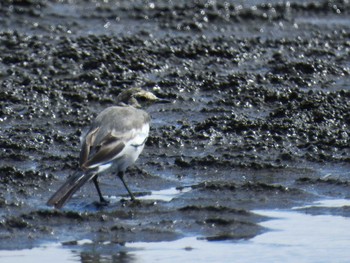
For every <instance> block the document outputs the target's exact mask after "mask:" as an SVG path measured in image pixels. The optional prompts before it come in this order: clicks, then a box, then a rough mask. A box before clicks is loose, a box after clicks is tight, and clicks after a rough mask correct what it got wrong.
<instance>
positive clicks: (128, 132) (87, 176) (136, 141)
mask: <svg viewBox="0 0 350 263" xmlns="http://www.w3.org/2000/svg"><path fill="white" fill-rule="evenodd" d="M155 102H163V103H164V102H168V101H167V100H163V99H159V98H158V97H157V96H155V95H154V94H153V93H151V92H147V91H144V90H142V89H140V88H132V89H128V90H125V91H123V92H121V93H120V94H119V95H118V97H117V98H116V103H117V105H118V106H112V107H108V108H106V109H105V110H103V111H102V112H101V113H100V114H99V115H98V116H97V117H96V119H95V120H94V122H93V123H92V125H91V127H90V129H89V131H88V132H87V133H86V135H85V136H84V137H83V140H82V147H81V152H80V161H79V165H80V169H79V171H77V172H76V173H75V174H73V175H72V176H71V177H69V178H68V179H67V181H66V182H65V183H64V184H63V185H62V186H61V187H60V188H59V189H58V190H57V192H56V193H55V194H53V195H52V197H51V198H50V199H49V201H48V202H47V205H50V206H54V207H56V208H61V207H62V206H63V205H64V204H65V203H66V202H67V201H68V200H69V199H70V198H71V197H72V195H73V194H74V193H75V192H76V191H77V190H78V189H79V188H80V187H81V186H83V185H84V184H85V183H86V182H89V181H91V180H92V181H93V183H94V185H95V187H96V190H97V193H98V195H99V197H100V201H101V203H107V201H106V200H105V199H104V197H103V196H102V193H101V190H100V187H99V184H98V174H99V173H101V172H103V171H105V170H107V169H111V170H112V171H113V172H115V173H116V174H117V176H118V177H119V178H120V179H121V181H122V182H123V184H124V186H125V188H126V190H127V191H128V193H129V195H130V197H131V199H132V200H135V196H134V195H133V193H132V192H131V191H130V189H129V187H128V186H127V184H126V183H125V181H124V173H125V170H126V168H127V167H128V166H130V165H131V164H133V163H134V162H135V161H136V159H137V158H138V157H139V155H140V153H141V152H142V150H143V147H144V146H145V143H146V140H147V137H148V133H149V129H150V125H149V124H150V116H149V115H148V113H147V112H145V111H143V110H141V109H138V108H140V107H141V105H150V104H152V103H155Z"/></svg>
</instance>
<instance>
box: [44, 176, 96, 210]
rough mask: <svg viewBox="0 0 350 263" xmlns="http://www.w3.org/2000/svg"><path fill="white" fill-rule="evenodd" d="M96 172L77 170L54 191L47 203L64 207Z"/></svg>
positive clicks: (56, 206)
mask: <svg viewBox="0 0 350 263" xmlns="http://www.w3.org/2000/svg"><path fill="white" fill-rule="evenodd" d="M95 175H96V174H95V173H91V172H90V173H89V172H88V173H84V172H82V171H77V172H76V173H75V174H73V175H72V176H71V177H69V178H68V180H67V181H66V182H65V183H64V184H63V185H62V186H61V187H60V188H59V189H58V190H57V191H56V193H54V194H53V195H52V196H51V198H50V199H49V201H47V203H46V204H47V205H49V206H54V207H55V208H62V207H63V206H64V204H65V203H66V202H67V201H68V200H69V199H70V198H71V197H72V196H73V194H74V193H75V192H76V191H78V190H79V188H80V187H82V186H83V185H84V184H85V183H86V182H88V181H90V180H91V179H92V178H93V177H94V176H95Z"/></svg>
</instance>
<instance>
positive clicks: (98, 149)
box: [82, 133, 125, 169]
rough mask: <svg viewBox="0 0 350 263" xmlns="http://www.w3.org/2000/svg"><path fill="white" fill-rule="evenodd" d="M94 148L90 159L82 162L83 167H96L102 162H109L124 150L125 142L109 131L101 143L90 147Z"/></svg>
mask: <svg viewBox="0 0 350 263" xmlns="http://www.w3.org/2000/svg"><path fill="white" fill-rule="evenodd" d="M89 146H90V148H92V151H91V152H90V155H89V156H88V160H86V162H84V163H83V164H82V167H83V168H87V169H90V168H95V167H97V166H100V165H102V164H106V163H109V162H110V161H112V160H113V159H115V158H117V157H118V155H119V154H120V153H121V152H122V151H123V149H124V147H125V143H124V142H123V140H122V139H121V138H118V137H114V136H113V135H112V134H111V133H109V134H108V135H107V136H106V137H105V138H104V139H103V140H102V141H101V143H100V144H99V145H96V146H91V145H88V147H89Z"/></svg>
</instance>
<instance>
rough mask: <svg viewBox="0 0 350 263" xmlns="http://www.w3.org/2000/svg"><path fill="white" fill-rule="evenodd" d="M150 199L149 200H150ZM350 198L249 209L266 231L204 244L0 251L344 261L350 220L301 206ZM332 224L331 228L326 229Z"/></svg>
mask: <svg viewBox="0 0 350 263" xmlns="http://www.w3.org/2000/svg"><path fill="white" fill-rule="evenodd" d="M176 193H177V194H181V193H179V191H177V190H176V189H169V190H168V191H160V192H157V193H155V195H154V196H153V197H154V199H157V198H161V199H163V200H169V198H170V196H174V195H175V194H176ZM150 199H151V198H150ZM348 206H350V200H345V199H331V200H322V201H317V202H314V203H311V204H309V205H306V206H302V207H295V208H293V209H291V210H279V209H276V210H253V211H252V212H254V213H256V214H259V215H262V216H266V217H267V218H269V219H268V220H266V221H264V222H261V223H260V225H261V226H263V227H265V228H266V232H264V233H263V234H261V235H258V236H256V237H254V238H252V239H249V240H239V241H235V242H232V241H216V242H209V241H205V240H203V239H201V238H198V237H186V238H182V239H179V240H176V241H170V242H135V243H126V244H125V246H122V247H114V249H113V246H112V247H111V246H110V244H107V243H106V244H104V245H105V246H106V248H105V249H103V252H102V253H100V252H99V253H96V254H95V253H94V252H92V251H93V250H90V251H89V252H88V254H86V253H87V252H84V251H85V250H84V245H85V246H86V245H87V246H88V245H89V244H91V243H92V242H91V241H90V240H81V241H79V242H77V244H75V245H76V246H77V247H76V248H71V247H70V248H67V247H65V246H63V245H61V244H57V243H56V244H46V245H43V246H41V247H38V248H34V249H25V250H12V251H0V259H1V261H3V262H8V263H12V262H19V260H20V261H22V262H28V263H29V262H44V261H46V262H47V261H50V262H84V260H87V259H89V261H88V262H108V261H111V260H116V261H115V262H119V260H120V261H121V260H124V261H123V262H179V261H184V262H194V261H200V262H282V261H283V262H348V260H349V258H350V252H349V250H348V247H349V245H350V234H349V232H348V231H346V230H347V229H349V228H350V219H349V218H347V217H342V216H333V215H311V214H308V213H307V212H305V209H308V208H314V207H318V208H320V207H322V208H346V207H348ZM330 226H331V227H330Z"/></svg>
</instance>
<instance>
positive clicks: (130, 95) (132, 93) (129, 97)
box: [117, 88, 170, 108]
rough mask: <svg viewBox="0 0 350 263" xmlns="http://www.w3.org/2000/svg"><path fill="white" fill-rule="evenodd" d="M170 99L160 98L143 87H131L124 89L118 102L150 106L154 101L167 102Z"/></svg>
mask: <svg viewBox="0 0 350 263" xmlns="http://www.w3.org/2000/svg"><path fill="white" fill-rule="evenodd" d="M167 102H170V101H168V100H164V99H160V98H158V97H157V96H156V95H154V94H153V93H152V92H149V91H145V90H143V89H141V88H131V89H127V90H124V91H122V92H121V93H120V94H119V95H118V97H117V104H122V105H130V106H133V107H135V108H141V107H146V106H149V105H151V104H153V103H167Z"/></svg>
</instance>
